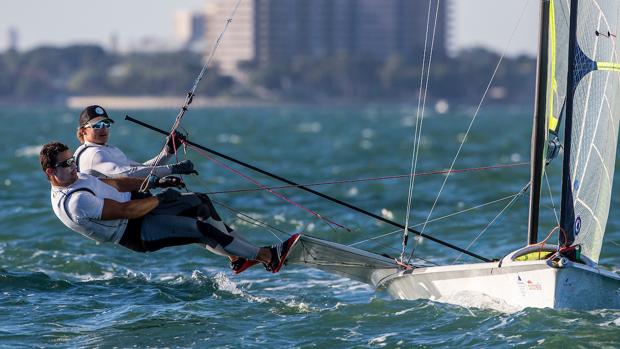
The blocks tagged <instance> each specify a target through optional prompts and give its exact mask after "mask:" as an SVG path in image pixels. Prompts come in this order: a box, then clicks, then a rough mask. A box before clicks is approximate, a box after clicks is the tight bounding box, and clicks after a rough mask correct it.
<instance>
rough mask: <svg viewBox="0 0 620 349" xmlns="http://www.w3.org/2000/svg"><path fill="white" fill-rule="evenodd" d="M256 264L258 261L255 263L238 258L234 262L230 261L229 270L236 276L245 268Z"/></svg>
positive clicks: (251, 260)
mask: <svg viewBox="0 0 620 349" xmlns="http://www.w3.org/2000/svg"><path fill="white" fill-rule="evenodd" d="M258 263H259V261H255V260H253V259H247V258H242V257H239V258H237V259H236V260H234V261H230V268H231V269H232V271H233V274H235V275H237V274H239V273H241V272H243V271H244V270H246V269H247V268H249V267H251V266H253V265H255V264H258Z"/></svg>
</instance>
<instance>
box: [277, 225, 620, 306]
mask: <svg viewBox="0 0 620 349" xmlns="http://www.w3.org/2000/svg"><path fill="white" fill-rule="evenodd" d="M533 250H535V248H533V247H526V248H523V249H521V250H519V251H515V252H513V253H511V254H510V255H508V256H506V257H504V258H503V259H502V260H501V261H499V262H492V263H476V264H461V265H449V266H439V267H428V268H414V269H408V270H403V268H402V266H400V265H398V264H397V263H396V262H395V261H394V260H392V259H390V258H387V257H384V256H380V255H377V254H374V253H370V252H367V251H363V250H359V249H356V248H352V247H349V246H344V245H341V244H337V243H334V242H329V241H325V240H321V239H316V238H313V237H310V236H307V235H305V236H302V238H301V239H300V241H299V243H298V244H297V245H296V246H295V247H294V249H293V250H292V251H291V254H290V255H289V258H288V259H287V262H288V263H294V264H305V265H309V266H312V267H315V268H318V269H322V270H325V271H328V272H333V273H337V274H340V275H344V276H347V277H349V278H351V279H354V280H358V281H362V282H365V283H367V284H370V285H372V286H374V287H375V288H377V289H379V290H385V291H387V292H388V293H389V294H390V295H392V296H393V297H394V298H397V299H408V300H414V299H430V300H435V301H439V302H446V303H453V304H458V305H463V306H477V307H483V308H493V309H498V310H502V311H516V310H520V309H523V308H529V307H532V308H554V309H620V276H619V275H618V274H615V273H612V272H609V271H606V270H603V269H600V268H599V267H598V265H596V264H594V263H591V262H589V261H587V260H586V262H588V263H589V264H588V265H586V264H580V263H573V262H570V261H567V260H565V259H562V260H558V259H557V258H556V259H554V260H551V259H546V260H533V261H518V260H514V259H517V257H519V256H522V255H524V254H527V253H530V252H532V251H533ZM553 250H554V247H550V246H548V247H546V248H545V251H546V252H545V253H544V254H546V253H548V252H549V251H553Z"/></svg>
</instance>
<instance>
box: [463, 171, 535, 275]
mask: <svg viewBox="0 0 620 349" xmlns="http://www.w3.org/2000/svg"><path fill="white" fill-rule="evenodd" d="M529 187H530V182H528V183H527V184H526V185H525V186H524V187H523V188H522V189H521V190H520V191H519V192H518V193H517V194H516V195H515V196H514V198H512V200H510V201H509V202H508V203H507V204H506V206H504V208H503V209H502V210H501V211H499V213H498V214H497V215H495V217H494V218H493V219H492V220H491V221H490V222H489V224H487V225H486V227H484V229H482V231H481V232H480V233H479V234H478V235H477V236H476V237H475V238H474V239H473V240H472V241H471V242H470V243H469V245H467V248H466V249H467V250H469V248H470V247H472V246H473V245H474V244H475V243H476V241H478V239H479V238H480V237H481V236H482V235H484V233H486V232H487V231H488V230H489V228H490V227H491V226H492V225H493V224H494V223H495V221H497V220H498V219H499V217H501V216H502V215H503V214H504V212H506V210H508V209H509V208H510V207H512V205H513V204H514V203H515V202H516V201H517V199H518V198H519V197H521V196H522V195H523V194H524V193H525V192H526V191H527V190H528V188H529ZM462 256H463V253H459V255H458V256H456V258H455V259H454V261H453V262H452V264H456V262H458V260H459V259H460V258H461V257H462Z"/></svg>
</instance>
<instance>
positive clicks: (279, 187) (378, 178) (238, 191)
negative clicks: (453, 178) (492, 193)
mask: <svg viewBox="0 0 620 349" xmlns="http://www.w3.org/2000/svg"><path fill="white" fill-rule="evenodd" d="M525 165H529V162H519V163H516V164H506V165H493V166H483V167H471V168H463V169H458V170H452V171H450V170H438V171H429V172H420V173H416V174H403V175H394V176H383V177H370V178H358V179H343V180H336V181H327V182H315V183H309V184H298V185H281V186H275V187H264V188H260V189H255V188H247V189H234V190H223V191H213V192H208V193H207V194H229V193H243V192H251V191H257V190H265V189H288V188H297V187H302V186H303V187H313V186H320V185H331V184H344V183H357V182H369V181H382V180H388V179H399V178H408V177H411V176H414V177H418V176H420V177H421V176H431V175H437V174H446V173H450V174H451V173H463V172H473V171H485V170H494V169H499V168H508V167H518V166H525Z"/></svg>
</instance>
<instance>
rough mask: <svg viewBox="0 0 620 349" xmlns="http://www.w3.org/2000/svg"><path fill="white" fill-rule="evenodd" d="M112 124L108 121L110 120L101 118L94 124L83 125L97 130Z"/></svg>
mask: <svg viewBox="0 0 620 349" xmlns="http://www.w3.org/2000/svg"><path fill="white" fill-rule="evenodd" d="M111 126H112V123H111V122H110V120H101V121H99V122H97V123H96V124H93V125H91V124H86V125H85V126H84V127H90V128H92V129H93V130H99V129H102V128H110V127H111Z"/></svg>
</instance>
